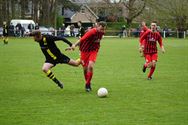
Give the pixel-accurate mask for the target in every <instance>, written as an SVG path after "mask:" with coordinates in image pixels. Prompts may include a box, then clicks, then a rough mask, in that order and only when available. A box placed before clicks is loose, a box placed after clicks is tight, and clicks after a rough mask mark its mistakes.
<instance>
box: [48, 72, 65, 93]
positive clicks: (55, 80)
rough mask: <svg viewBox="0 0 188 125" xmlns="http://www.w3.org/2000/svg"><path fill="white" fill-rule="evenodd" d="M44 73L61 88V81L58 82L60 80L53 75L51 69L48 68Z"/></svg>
mask: <svg viewBox="0 0 188 125" xmlns="http://www.w3.org/2000/svg"><path fill="white" fill-rule="evenodd" d="M46 75H47V77H48V78H50V79H52V80H53V81H54V82H55V83H56V84H57V85H58V86H59V87H60V88H61V89H62V88H63V83H62V82H60V81H59V80H58V79H57V78H56V77H55V75H54V74H53V73H52V71H51V70H48V71H47V72H46Z"/></svg>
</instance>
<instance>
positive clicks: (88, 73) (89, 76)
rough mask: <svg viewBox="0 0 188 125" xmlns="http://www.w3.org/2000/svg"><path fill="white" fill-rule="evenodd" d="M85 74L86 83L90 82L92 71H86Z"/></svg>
mask: <svg viewBox="0 0 188 125" xmlns="http://www.w3.org/2000/svg"><path fill="white" fill-rule="evenodd" d="M86 76H87V80H86V84H90V83H91V79H92V76H93V72H87V74H86Z"/></svg>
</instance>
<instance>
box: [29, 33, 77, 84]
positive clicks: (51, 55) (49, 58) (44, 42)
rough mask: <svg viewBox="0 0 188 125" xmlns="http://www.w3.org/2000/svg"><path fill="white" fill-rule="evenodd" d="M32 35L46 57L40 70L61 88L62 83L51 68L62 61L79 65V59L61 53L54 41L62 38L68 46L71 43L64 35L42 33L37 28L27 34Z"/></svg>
mask: <svg viewBox="0 0 188 125" xmlns="http://www.w3.org/2000/svg"><path fill="white" fill-rule="evenodd" d="M29 35H30V36H33V37H34V40H35V41H36V42H38V43H39V45H40V48H41V50H42V52H43V54H44V56H45V57H46V61H45V62H44V64H43V67H42V71H43V72H44V73H45V74H46V75H47V77H49V78H50V79H52V80H53V81H54V82H55V83H56V84H57V85H58V86H59V87H60V88H63V83H62V82H60V81H59V80H58V79H57V78H56V77H55V75H54V74H53V72H52V71H51V69H52V68H53V67H55V66H56V64H59V63H61V64H62V63H64V64H68V65H71V66H79V65H80V60H76V61H75V60H73V59H70V58H69V57H68V56H66V55H64V54H63V53H61V51H60V50H59V49H58V48H57V46H56V44H55V42H56V41H59V40H62V41H63V42H65V43H67V44H68V45H69V46H72V43H71V42H69V41H68V40H67V39H65V38H64V37H55V36H50V35H42V34H41V32H40V31H39V30H36V31H33V32H31V33H30V34H29Z"/></svg>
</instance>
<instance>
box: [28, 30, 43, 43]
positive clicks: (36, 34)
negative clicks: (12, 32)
mask: <svg viewBox="0 0 188 125" xmlns="http://www.w3.org/2000/svg"><path fill="white" fill-rule="evenodd" d="M30 36H33V38H34V40H35V41H36V42H39V41H40V40H41V39H42V35H41V32H40V31H39V30H35V31H33V32H31V33H30Z"/></svg>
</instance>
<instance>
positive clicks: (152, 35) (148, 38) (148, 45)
mask: <svg viewBox="0 0 188 125" xmlns="http://www.w3.org/2000/svg"><path fill="white" fill-rule="evenodd" d="M143 41H144V43H141V44H143V45H144V53H145V54H150V53H157V42H158V43H159V45H160V47H162V45H163V43H162V37H161V35H160V33H159V32H152V31H151V30H147V31H146V32H145V33H144V34H143V35H142V36H141V38H140V42H143Z"/></svg>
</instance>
